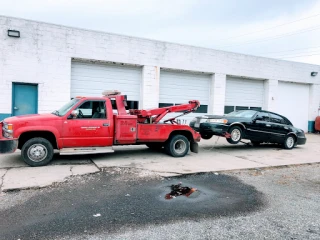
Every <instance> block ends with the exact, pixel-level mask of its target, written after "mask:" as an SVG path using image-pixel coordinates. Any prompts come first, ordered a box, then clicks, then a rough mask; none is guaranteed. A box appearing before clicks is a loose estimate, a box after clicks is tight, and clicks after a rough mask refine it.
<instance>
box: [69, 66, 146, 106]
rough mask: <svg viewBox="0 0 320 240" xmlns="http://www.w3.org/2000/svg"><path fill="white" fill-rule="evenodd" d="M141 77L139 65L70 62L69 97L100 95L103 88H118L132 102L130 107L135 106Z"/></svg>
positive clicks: (138, 96) (138, 97)
mask: <svg viewBox="0 0 320 240" xmlns="http://www.w3.org/2000/svg"><path fill="white" fill-rule="evenodd" d="M141 79H142V68H141V67H133V66H122V65H116V64H112V65H111V64H101V63H83V62H72V67H71V97H75V96H101V95H102V92H103V91H104V90H119V91H121V93H122V94H125V95H127V97H128V101H130V102H129V103H130V104H133V105H132V106H130V107H131V108H136V107H138V101H139V100H140V83H141Z"/></svg>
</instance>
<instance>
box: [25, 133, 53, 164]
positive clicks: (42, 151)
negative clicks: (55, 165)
mask: <svg viewBox="0 0 320 240" xmlns="http://www.w3.org/2000/svg"><path fill="white" fill-rule="evenodd" d="M21 157H22V159H23V161H24V162H25V163H26V164H28V165H29V166H31V167H39V166H45V165H47V164H48V163H49V162H50V161H51V160H52V158H53V147H52V144H51V143H50V142H49V141H48V140H47V139H45V138H41V137H37V138H31V139H29V140H28V141H27V142H25V144H24V145H23V146H22V148H21Z"/></svg>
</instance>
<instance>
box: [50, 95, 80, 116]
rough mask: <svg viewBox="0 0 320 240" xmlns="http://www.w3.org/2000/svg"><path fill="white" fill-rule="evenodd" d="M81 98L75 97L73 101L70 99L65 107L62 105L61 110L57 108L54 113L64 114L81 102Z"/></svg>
mask: <svg viewBox="0 0 320 240" xmlns="http://www.w3.org/2000/svg"><path fill="white" fill-rule="evenodd" d="M79 100H80V99H78V98H74V99H72V100H71V101H69V102H68V103H67V104H65V105H64V106H63V107H61V108H60V109H59V110H55V111H53V112H52V114H55V115H57V116H64V115H65V114H66V113H67V112H69V111H70V109H71V108H72V107H73V106H74V105H76V104H77V102H79Z"/></svg>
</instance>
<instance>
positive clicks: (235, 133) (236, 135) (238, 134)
mask: <svg viewBox="0 0 320 240" xmlns="http://www.w3.org/2000/svg"><path fill="white" fill-rule="evenodd" d="M228 132H229V133H230V135H231V137H230V138H227V141H228V142H229V143H231V144H237V143H238V142H240V140H241V138H242V130H241V128H240V127H238V126H234V127H232V128H230V130H229V131H228Z"/></svg>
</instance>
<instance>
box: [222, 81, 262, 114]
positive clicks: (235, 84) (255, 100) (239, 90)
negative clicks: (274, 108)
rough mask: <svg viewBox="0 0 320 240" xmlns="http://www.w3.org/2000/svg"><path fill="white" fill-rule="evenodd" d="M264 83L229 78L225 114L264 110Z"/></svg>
mask: <svg viewBox="0 0 320 240" xmlns="http://www.w3.org/2000/svg"><path fill="white" fill-rule="evenodd" d="M263 102H264V81H262V80H251V79H245V78H233V77H228V78H227V82H226V101H225V113H229V112H232V111H235V110H244V109H262V107H263Z"/></svg>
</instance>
